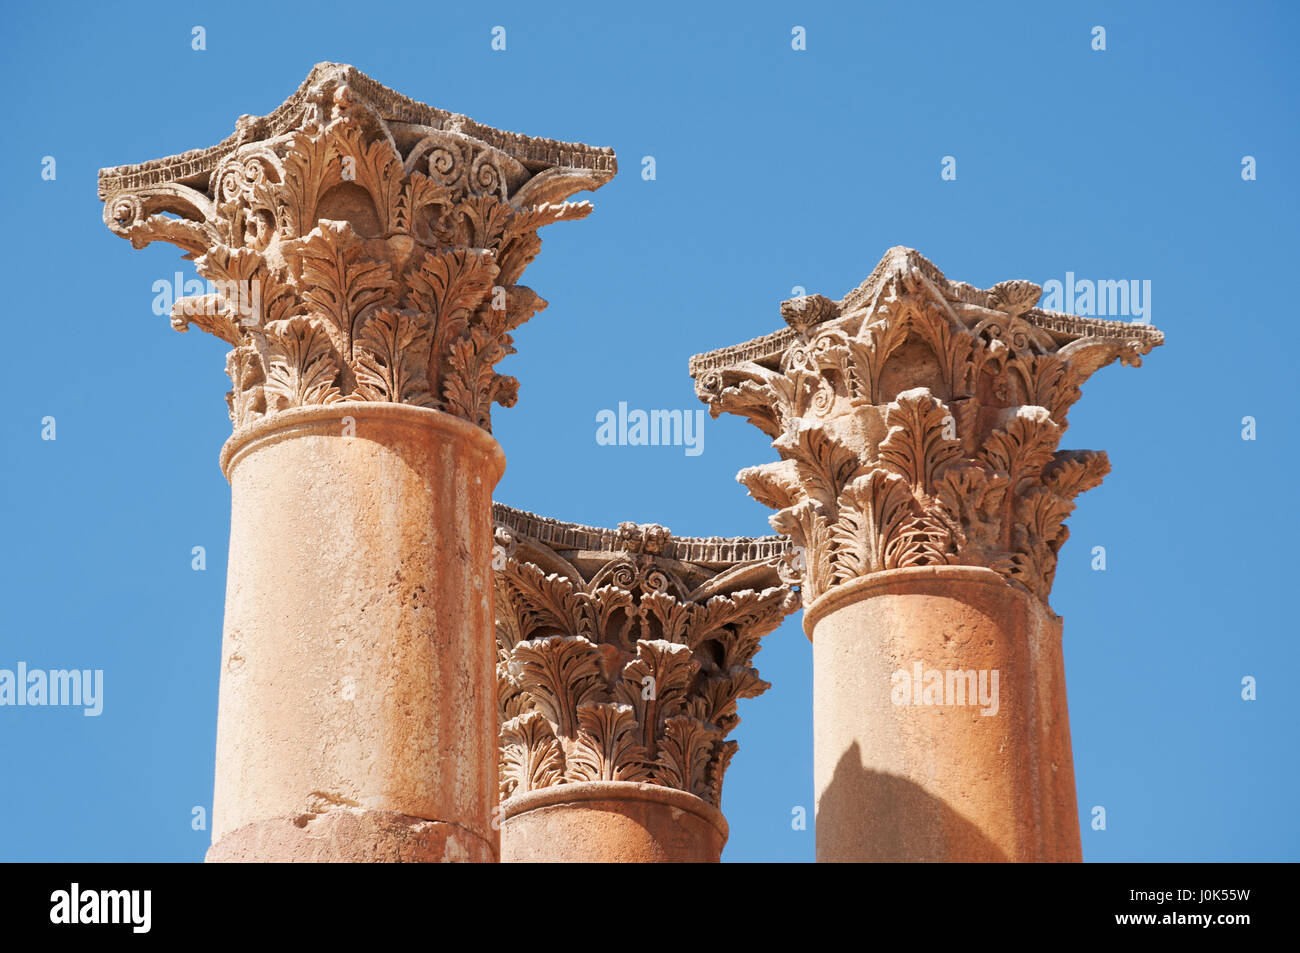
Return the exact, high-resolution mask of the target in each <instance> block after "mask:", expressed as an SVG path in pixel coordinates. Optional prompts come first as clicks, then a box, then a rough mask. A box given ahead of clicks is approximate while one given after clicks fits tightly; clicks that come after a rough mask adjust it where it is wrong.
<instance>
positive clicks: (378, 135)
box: [99, 64, 615, 861]
mask: <svg viewBox="0 0 1300 953" xmlns="http://www.w3.org/2000/svg"><path fill="white" fill-rule="evenodd" d="M614 171H615V165H614V156H613V154H612V153H611V152H610V151H609V150H606V149H593V148H590V147H588V146H584V145H578V144H571V143H561V142H554V141H551V140H547V139H533V138H530V137H527V136H521V135H518V134H515V133H509V132H501V131H499V130H496V129H491V128H488V127H486V126H481V125H479V124H478V123H475V122H473V121H472V120H470V119H468V118H466V117H464V116H459V115H455V114H451V113H447V112H443V111H442V110H438V109H432V108H430V107H428V106H425V105H423V104H421V103H417V102H415V101H414V100H411V99H407V98H406V97H404V96H401V95H399V94H397V93H395V92H393V91H392V90H389V89H387V88H385V87H383V86H381V85H379V84H378V83H376V82H375V81H374V80H371V79H370V78H368V77H366V76H364V75H363V74H361V73H359V72H357V71H356V70H354V69H353V68H352V67H350V66H340V65H335V64H321V65H319V66H317V67H316V68H315V69H313V70H312V72H311V75H310V76H308V78H307V80H306V82H305V83H304V84H303V85H302V87H301V88H300V89H299V90H298V91H297V92H296V93H295V94H294V95H293V96H292V97H291V98H290V99H289V100H288V101H287V102H285V103H284V104H283V105H281V106H280V107H278V108H277V109H275V110H274V111H273V112H272V113H270V114H269V115H267V116H264V117H249V116H244V117H241V118H240V120H239V122H238V124H237V127H236V131H235V133H234V135H232V136H231V137H230V138H228V139H227V140H225V141H224V142H222V143H220V144H219V145H216V146H214V147H212V148H210V149H206V150H201V151H194V152H186V153H182V154H181V155H178V156H174V157H172V158H168V159H159V160H155V161H153V162H146V163H144V164H142V165H135V166H121V167H118V168H114V169H106V170H104V171H103V172H101V173H100V186H99V187H100V196H101V198H102V199H103V201H104V220H105V222H106V224H107V225H108V227H109V228H110V229H112V230H113V231H114V232H115V233H117V234H118V235H121V236H122V237H124V238H127V239H130V241H131V242H132V244H133V245H135V246H136V247H142V246H144V245H146V244H148V243H149V242H151V241H154V240H158V239H161V240H164V241H168V242H171V243H173V244H175V245H178V246H180V247H181V248H182V249H184V250H185V251H186V252H188V253H189V255H190V256H191V257H193V258H194V260H195V266H196V268H197V270H198V273H199V274H200V275H201V276H203V277H204V278H206V279H208V281H209V284H208V286H207V288H206V289H199V290H200V291H203V290H206V291H207V292H208V293H206V294H203V293H200V294H197V295H192V296H190V297H187V298H185V299H184V300H182V301H179V302H177V304H176V306H175V308H174V309H173V311H172V324H173V326H174V327H176V328H177V329H178V330H181V331H184V330H186V329H187V328H188V327H189V326H190V325H196V326H198V327H199V328H200V329H202V330H204V331H207V332H209V333H211V334H215V335H216V336H218V337H220V338H221V339H223V340H225V341H226V342H228V343H229V344H230V345H231V346H232V348H233V350H232V351H231V352H230V354H229V357H228V359H227V370H228V372H229V373H230V376H231V379H232V381H233V384H234V386H233V389H232V391H231V392H230V394H228V395H227V402H228V404H229V408H230V416H231V419H232V420H233V422H234V428H235V429H234V434H233V435H232V436H231V438H230V439H229V441H228V442H227V443H226V445H225V448H224V449H223V450H222V452H221V466H222V470H223V471H224V473H225V474H226V476H227V478H228V479H229V480H230V484H231V498H232V504H231V506H232V514H231V535H230V561H229V577H228V580H227V590H226V614H225V628H224V638H223V645H222V669H221V689H220V701H219V712H218V727H217V765H216V790H215V796H214V803H213V818H212V823H213V828H212V838H213V844H212V847H211V849H210V850H209V852H208V859H209V860H275V861H281V860H357V861H372V860H416V861H426V860H469V861H493V860H496V859H497V856H498V846H497V841H498V838H497V834H496V831H495V830H494V828H493V826H492V821H491V812H492V809H493V806H494V805H495V803H496V790H495V785H496V751H497V744H496V739H497V723H496V712H495V704H494V698H493V691H492V686H493V685H494V672H493V631H492V630H493V612H492V577H491V575H490V572H491V570H490V568H489V567H490V562H491V548H492V533H493V530H492V518H491V493H492V488H493V486H494V485H495V484H496V482H497V480H498V479H499V478H500V476H501V474H502V471H503V468H504V466H505V458H504V455H503V454H502V451H501V448H500V447H499V446H498V444H497V443H496V441H495V440H494V439H493V438H492V436H491V432H490V431H491V420H490V414H489V409H490V407H491V405H492V404H493V403H494V402H496V403H500V404H503V405H505V406H509V405H510V404H512V403H513V402H514V398H515V391H516V387H517V382H516V381H515V380H514V379H512V378H508V377H503V376H500V375H498V374H497V373H496V372H495V370H494V366H495V364H496V362H497V361H498V360H499V359H500V358H502V357H503V356H505V355H506V354H509V353H512V352H513V348H512V347H511V337H510V332H511V331H512V330H513V329H515V328H516V327H518V326H519V325H520V324H522V323H523V322H524V321H526V320H527V319H528V318H529V317H530V316H531V315H533V314H534V313H535V312H536V311H538V310H539V309H541V308H542V307H544V306H545V302H543V301H542V300H541V299H540V298H538V297H537V295H535V294H534V293H533V292H532V291H531V290H529V289H528V288H527V287H525V286H523V285H521V284H519V283H518V281H519V278H520V276H521V275H522V273H523V270H524V268H525V266H526V265H527V264H528V262H530V261H531V260H532V259H533V257H534V256H535V255H536V254H537V251H538V247H539V245H540V242H539V240H538V238H537V234H536V232H537V229H538V228H539V227H540V226H542V225H544V224H547V223H550V222H554V221H560V220H565V219H575V218H581V217H582V216H584V215H586V214H587V213H588V212H589V211H590V205H589V204H587V203H585V202H583V203H570V202H566V201H565V199H566V198H567V197H568V196H569V195H572V194H573V193H574V192H577V191H580V190H583V189H595V188H597V187H599V186H600V185H601V184H603V183H604V182H606V181H607V180H608V179H609V178H610V177H611V176H612V175H613V174H614Z"/></svg>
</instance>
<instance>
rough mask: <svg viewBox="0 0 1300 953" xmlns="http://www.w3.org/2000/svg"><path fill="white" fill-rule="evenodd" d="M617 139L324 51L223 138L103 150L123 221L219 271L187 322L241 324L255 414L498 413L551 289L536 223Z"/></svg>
mask: <svg viewBox="0 0 1300 953" xmlns="http://www.w3.org/2000/svg"><path fill="white" fill-rule="evenodd" d="M615 171H616V165H615V159H614V154H613V152H612V151H610V150H608V149H596V148H592V147H590V146H584V145H581V144H577V143H563V142H555V141H552V140H549V139H535V138H531V137H528V136H521V135H517V134H515V133H509V132H502V131H501V130H497V129H492V128H490V127H487V126H481V125H479V124H478V123H475V122H474V121H473V120H471V119H468V118H467V117H465V116H460V115H456V114H453V113H448V112H444V111H442V110H439V109H434V108H432V107H429V106H426V105H424V104H423V103H418V102H415V101H414V100H411V99H408V98H406V97H405V96H402V95H400V94H398V93H396V92H394V91H393V90H390V89H388V88H386V87H384V86H382V85H380V84H379V83H377V82H375V81H374V80H372V79H370V78H369V77H367V76H365V75H364V74H363V73H360V72H359V71H357V70H356V69H354V68H353V67H351V66H343V65H338V64H332V63H322V64H319V65H318V66H316V67H315V69H313V70H312V72H311V75H309V76H308V77H307V80H306V81H305V82H304V83H303V85H302V86H301V87H300V88H299V89H298V91H297V92H296V93H294V95H293V96H291V97H290V98H289V99H288V100H287V101H286V102H285V103H284V104H283V105H281V106H279V107H278V108H277V109H276V110H274V111H273V112H272V113H270V114H269V115H267V116H262V117H253V116H242V117H240V119H239V120H238V122H237V124H236V130H235V132H234V134H233V135H231V136H230V137H229V138H227V139H226V140H225V141H223V142H221V143H219V144H218V145H216V146H213V147H211V148H209V149H202V150H194V151H192V152H186V153H182V154H181V155H177V156H172V157H170V158H166V159H157V160H154V161H152V162H145V163H143V164H140V165H130V166H119V167H117V168H112V169H104V170H102V171H101V172H100V175H99V195H100V198H101V199H102V200H103V202H104V222H105V224H106V225H107V226H108V227H109V228H110V229H111V230H112V231H113V232H114V233H115V234H118V235H120V236H122V237H123V238H126V239H128V240H130V241H131V243H132V244H133V245H134V246H135V247H137V248H142V247H144V246H145V245H147V244H149V243H150V242H153V241H159V240H161V241H167V242H171V243H172V244H174V245H177V246H179V247H180V248H182V249H183V250H184V251H185V252H186V253H187V255H186V257H188V258H192V259H194V262H195V266H196V268H197V270H198V273H199V274H200V275H201V276H203V277H204V278H206V279H208V281H209V282H210V283H211V285H212V287H213V289H214V290H213V291H212V292H210V293H208V294H200V295H193V296H189V297H186V298H183V299H181V300H180V301H178V302H176V304H175V306H174V307H173V310H172V325H173V327H175V328H176V329H177V330H180V331H185V330H187V329H188V328H189V327H190V326H191V325H194V326H197V327H198V328H200V329H201V330H203V331H207V332H208V333H210V334H214V335H216V336H217V337H220V338H221V339H222V340H224V341H226V342H228V343H229V344H230V345H231V346H232V347H233V348H234V350H232V351H231V352H230V355H229V358H228V359H227V370H228V371H229V373H230V376H231V380H232V382H233V384H234V387H233V390H232V391H231V393H230V394H229V395H228V398H227V399H228V403H229V406H230V415H231V419H232V420H233V421H234V424H235V426H236V427H241V426H245V425H247V424H249V423H252V422H253V421H255V420H257V419H258V418H260V417H264V416H268V415H271V414H275V413H277V412H279V411H281V410H285V409H287V408H291V407H300V406H304V405H308V404H324V403H331V402H334V401H344V400H365V401H388V402H396V403H407V404H415V405H418V406H424V407H433V408H437V409H439V410H443V411H445V412H447V413H450V414H454V415H456V416H458V417H461V418H463V419H465V420H468V421H470V422H471V423H473V424H476V425H478V426H480V427H483V428H484V429H487V430H491V415H490V408H491V405H492V404H493V403H494V402H495V403H499V404H502V405H503V406H507V407H508V406H510V405H512V404H513V403H514V401H515V396H516V391H517V389H518V382H517V381H516V380H515V379H514V378H511V377H505V376H502V375H499V374H497V373H496V371H495V367H496V364H497V362H498V361H499V360H500V359H501V358H503V357H505V356H506V355H507V354H511V353H513V352H514V348H513V347H512V339H511V335H510V332H511V331H513V330H514V329H515V328H517V327H519V325H521V324H523V323H524V322H525V321H527V320H528V319H529V318H530V317H531V316H532V315H533V314H534V313H536V312H537V311H539V310H541V309H542V308H544V307H545V306H546V302H545V301H543V300H542V299H541V298H539V297H538V296H537V295H536V294H534V293H533V292H532V290H531V289H529V288H527V287H525V286H524V285H521V284H519V283H518V282H519V279H520V277H521V276H522V274H523V271H524V269H525V267H526V266H527V265H528V263H529V262H531V261H532V260H533V258H534V257H535V256H536V255H537V252H538V250H539V249H540V247H541V241H540V239H539V238H538V237H537V230H538V229H539V228H541V226H543V225H547V224H550V223H551V222H557V221H566V220H572V219H578V218H582V217H584V216H585V215H587V214H588V213H589V212H590V211H591V205H590V203H589V202H568V201H566V199H567V198H568V197H569V196H570V195H572V194H573V193H575V192H579V191H582V190H584V189H587V190H594V189H596V188H599V187H600V186H601V185H603V184H604V183H605V182H607V181H608V180H609V179H610V178H611V177H612V176H613V175H614V173H615Z"/></svg>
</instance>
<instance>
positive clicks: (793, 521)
mask: <svg viewBox="0 0 1300 953" xmlns="http://www.w3.org/2000/svg"><path fill="white" fill-rule="evenodd" d="M1041 293H1042V289H1041V288H1040V287H1039V286H1038V285H1035V284H1033V283H1031V282H1028V281H1007V282H1003V283H1001V284H998V285H995V286H994V287H993V288H991V289H989V290H987V291H984V290H980V289H978V288H974V287H972V286H971V285H968V284H964V283H962V282H954V281H949V280H948V279H946V278H945V277H944V276H943V274H942V272H940V271H939V270H938V269H937V268H935V266H934V265H932V264H931V263H930V262H929V261H927V260H926V259H925V258H923V257H922V256H921V255H920V254H918V253H917V252H915V251H913V250H911V249H908V248H893V249H891V250H890V251H889V252H887V253H886V254H885V257H884V258H883V259H882V260H881V262H880V264H879V265H877V266H876V269H875V271H873V272H872V274H871V276H870V277H869V278H868V279H867V280H866V281H864V282H863V283H862V284H861V285H859V286H858V287H857V288H855V289H854V290H853V291H850V292H849V293H848V294H847V295H845V296H844V297H843V298H841V299H840V300H839V301H831V300H830V299H828V298H825V297H822V296H820V295H814V296H810V297H807V298H796V299H794V300H792V301H787V302H785V303H784V304H782V306H781V312H782V315H783V316H784V317H785V319H786V322H787V324H788V325H789V327H788V328H786V329H784V330H781V331H777V332H775V333H773V334H769V335H767V336H766V337H762V338H758V339H756V340H754V341H750V342H748V343H746V344H741V345H737V346H735V347H728V348H723V349H722V350H718V351H712V352H710V353H707V354H700V355H697V356H695V357H693V358H692V359H691V363H690V372H691V376H692V377H693V378H695V388H696V393H697V394H698V395H699V397H700V399H701V400H703V401H705V402H706V403H707V404H708V405H709V408H710V410H711V412H712V414H713V416H715V417H716V416H718V415H719V414H720V413H722V412H724V411H726V412H728V413H734V414H739V415H741V416H743V417H746V418H747V419H749V420H750V421H751V422H752V423H753V424H755V425H756V426H757V427H759V428H760V429H761V430H762V431H763V432H764V433H766V434H767V435H768V436H770V437H771V438H772V441H773V442H772V445H773V447H775V448H776V450H777V452H778V453H779V454H780V457H781V459H780V461H779V462H775V463H769V464H764V465H761V466H755V467H750V468H748V469H746V470H742V471H741V473H740V474H739V475H738V479H739V480H740V482H742V483H743V484H744V485H745V486H746V487H747V488H748V489H749V491H750V494H751V495H752V496H753V497H754V498H755V499H757V500H759V501H760V502H761V503H764V504H765V505H768V506H771V507H773V508H774V509H776V510H777V513H776V514H775V515H774V516H773V517H772V525H773V527H775V528H776V529H777V530H778V531H779V532H781V533H784V534H787V535H789V536H790V537H791V539H792V540H793V542H794V544H795V545H796V547H800V551H801V552H802V553H803V556H804V560H805V561H806V564H807V567H806V578H805V580H804V585H803V587H802V594H803V598H804V601H805V603H806V604H810V603H811V602H812V601H813V600H815V599H816V598H817V597H818V596H820V595H822V594H823V593H825V592H827V591H828V590H829V589H831V588H832V587H834V586H836V585H839V584H841V583H844V582H847V581H849V580H852V579H855V578H858V577H861V576H865V575H867V574H870V573H874V572H879V571H882V570H888V569H897V568H903V567H908V566H930V565H945V564H947V565H967V566H984V567H987V568H990V569H993V570H995V571H996V572H998V573H1000V574H1002V575H1003V576H1004V577H1005V578H1006V579H1007V581H1008V582H1009V583H1010V584H1012V585H1015V586H1020V587H1024V588H1025V589H1027V590H1029V591H1030V592H1031V593H1034V594H1035V595H1037V596H1038V597H1039V598H1041V599H1042V600H1043V601H1044V602H1046V601H1047V597H1048V594H1049V592H1050V590H1051V585H1052V579H1053V576H1054V575H1055V571H1056V557H1057V553H1058V551H1059V550H1060V548H1061V545H1062V544H1063V543H1064V542H1065V539H1066V537H1067V536H1068V530H1067V529H1066V527H1065V526H1064V520H1065V518H1066V517H1067V516H1068V515H1069V514H1070V512H1071V511H1072V510H1073V509H1074V499H1075V497H1076V496H1077V495H1078V494H1079V493H1081V492H1083V491H1084V490H1088V489H1090V488H1092V487H1094V486H1096V485H1097V484H1099V483H1100V482H1101V480H1102V478H1103V477H1104V476H1105V475H1106V473H1107V472H1108V470H1109V466H1110V465H1109V462H1108V461H1107V459H1106V455H1105V454H1104V453H1102V452H1099V451H1091V450H1058V449H1057V446H1058V443H1059V441H1060V438H1061V435H1062V434H1063V433H1064V432H1065V429H1066V426H1067V424H1066V414H1067V412H1068V411H1069V409H1070V407H1071V405H1073V404H1074V402H1075V401H1076V400H1078V399H1079V397H1080V390H1079V388H1080V385H1081V384H1082V383H1083V382H1084V381H1085V380H1087V379H1088V377H1089V376H1090V375H1091V374H1092V373H1093V372H1094V371H1096V370H1098V369H1099V368H1101V367H1104V366H1105V365H1107V364H1110V363H1111V362H1113V361H1115V360H1119V361H1121V362H1123V363H1124V364H1129V365H1133V366H1136V365H1139V364H1140V363H1141V356H1142V355H1143V354H1146V353H1147V352H1148V351H1150V350H1151V349H1152V348H1153V347H1155V346H1157V345H1159V344H1161V343H1162V342H1163V340H1164V336H1163V335H1162V334H1161V333H1160V332H1159V331H1157V330H1155V329H1154V328H1151V327H1149V326H1145V325H1139V324H1132V323H1127V322H1121V321H1103V320H1098V319H1095V318H1083V317H1077V316H1074V315H1068V314H1060V313H1057V312H1053V311H1043V310H1040V309H1038V308H1036V307H1034V303H1035V302H1036V301H1037V300H1038V298H1039V296H1040V295H1041Z"/></svg>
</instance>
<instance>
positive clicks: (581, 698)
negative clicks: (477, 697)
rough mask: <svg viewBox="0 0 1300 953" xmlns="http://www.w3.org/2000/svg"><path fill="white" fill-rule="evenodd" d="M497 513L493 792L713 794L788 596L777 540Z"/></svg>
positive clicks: (783, 552)
mask: <svg viewBox="0 0 1300 953" xmlns="http://www.w3.org/2000/svg"><path fill="white" fill-rule="evenodd" d="M493 514H494V518H495V520H496V526H497V530H496V533H497V558H496V562H495V568H496V612H497V658H498V662H497V689H498V700H499V714H500V718H501V796H502V797H503V798H508V797H510V796H512V795H516V794H523V793H525V792H527V791H532V790H537V789H539V788H546V787H552V786H554V785H558V784H565V783H568V782H579V781H639V782H647V783H650V784H658V785H664V786H666V787H670V788H677V789H679V790H682V791H686V792H688V793H690V794H694V795H696V796H698V797H700V798H702V799H704V800H705V801H707V802H708V803H709V804H712V805H713V806H714V807H717V806H718V805H719V801H720V798H721V793H722V777H723V772H724V771H725V770H726V767H727V764H728V762H730V760H731V757H732V755H733V754H734V753H735V751H736V747H737V746H736V743H735V742H734V741H728V740H726V736H727V734H728V733H729V732H730V731H731V729H732V728H734V727H735V726H736V725H737V724H739V722H740V718H739V717H738V716H737V714H736V702H737V700H738V699H741V698H752V697H754V696H757V695H759V694H761V693H762V692H764V691H766V690H767V688H768V687H769V686H768V683H767V682H765V681H763V680H762V679H761V678H759V676H758V672H757V670H756V669H755V668H754V666H753V659H754V654H755V653H756V652H757V651H758V649H759V642H760V640H761V639H762V637H763V636H764V635H766V634H767V633H768V632H770V631H772V630H773V629H774V628H776V627H777V625H779V624H780V622H781V619H782V618H784V616H785V615H786V614H787V613H789V612H791V611H792V610H793V609H794V608H795V607H796V604H797V600H796V599H795V598H794V595H793V592H792V589H791V586H790V584H789V581H792V579H793V577H792V576H791V575H790V574H789V572H788V568H789V567H788V566H787V563H788V561H789V556H790V552H789V548H788V544H787V543H786V541H784V540H782V539H781V538H780V537H775V536H768V537H760V538H756V539H751V538H738V539H721V538H710V539H692V538H674V537H673V536H672V535H671V534H670V533H669V532H668V530H667V529H665V528H664V527H662V526H654V525H649V526H647V525H637V524H633V523H623V524H621V525H620V526H619V528H618V529H617V530H609V529H596V528H593V527H589V526H579V525H577V524H574V523H561V522H558V521H556V520H551V519H546V518H543V517H540V516H534V515H533V514H531V513H525V512H523V511H520V510H514V509H511V508H509V507H506V506H502V505H500V504H496V505H495V506H494V508H493Z"/></svg>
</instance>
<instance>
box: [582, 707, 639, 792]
mask: <svg viewBox="0 0 1300 953" xmlns="http://www.w3.org/2000/svg"><path fill="white" fill-rule="evenodd" d="M578 723H579V728H578V737H577V740H576V742H575V743H574V746H573V750H572V752H571V753H570V755H569V758H568V765H569V772H568V775H569V780H572V781H648V780H650V778H651V776H652V775H651V767H650V764H649V754H648V752H647V751H646V749H645V746H644V745H641V744H638V742H637V734H638V731H637V729H638V727H639V726H638V723H637V719H636V715H635V713H634V712H633V711H632V706H630V705H620V704H613V703H610V702H601V703H599V704H595V705H584V706H583V707H582V708H580V709H578Z"/></svg>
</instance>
